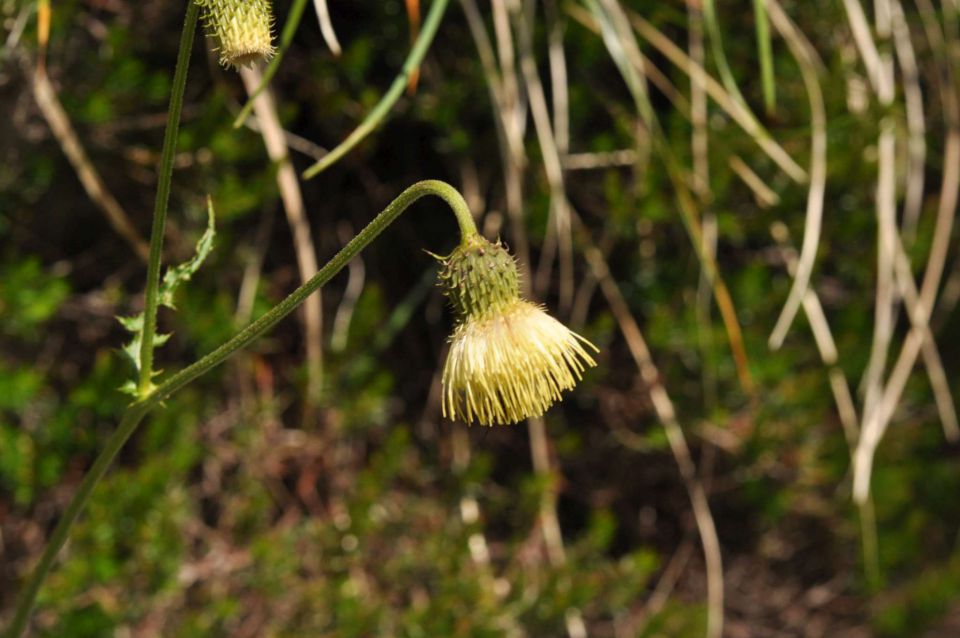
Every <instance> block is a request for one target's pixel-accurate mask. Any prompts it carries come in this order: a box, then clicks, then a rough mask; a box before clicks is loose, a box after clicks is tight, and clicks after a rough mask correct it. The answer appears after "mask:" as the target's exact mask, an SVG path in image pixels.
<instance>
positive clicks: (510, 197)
mask: <svg viewBox="0 0 960 638" xmlns="http://www.w3.org/2000/svg"><path fill="white" fill-rule="evenodd" d="M460 6H461V8H462V9H463V12H464V15H465V16H466V18H467V26H468V27H469V29H470V35H471V37H472V38H473V41H474V45H475V46H476V48H477V55H478V57H479V58H480V65H481V67H482V68H483V74H484V78H485V80H486V83H487V90H488V91H489V93H490V102H491V106H492V107H493V112H494V118H493V120H494V125H495V128H496V131H497V138H498V140H499V142H500V144H499V146H500V154H501V160H502V164H503V167H502V168H503V179H504V190H505V194H506V212H507V217H508V218H509V219H510V227H511V231H512V235H513V245H512V248H513V251H514V254H515V255H516V256H517V261H518V264H519V267H520V269H521V274H522V275H523V277H522V281H523V282H525V283H524V287H525V288H526V290H525V292H529V290H528V288H529V282H530V277H529V276H528V275H529V268H530V245H529V241H528V240H527V232H526V227H525V226H524V221H523V217H524V206H523V170H524V166H525V164H526V158H525V156H524V151H523V139H522V133H521V132H520V131H519V130H518V129H517V127H516V126H514V125H513V122H514V120H515V119H517V117H516V115H515V112H516V111H517V110H525V106H523V105H521V104H520V103H519V101H517V100H514V99H513V97H512V94H509V92H508V90H507V89H506V87H505V84H506V80H505V79H504V78H503V77H502V76H501V75H502V74H501V71H500V68H499V65H498V62H497V58H496V55H495V54H494V50H493V45H492V43H491V41H490V37H489V35H488V34H487V30H486V27H485V26H484V21H483V17H482V16H481V14H480V10H479V9H478V8H477V5H476V2H475V0H460ZM495 24H496V23H495ZM508 48H509V51H510V54H511V55H512V47H508ZM511 64H513V62H512V60H511ZM508 94H509V99H508ZM518 134H519V135H520V137H519V139H518V138H517V136H518Z"/></svg>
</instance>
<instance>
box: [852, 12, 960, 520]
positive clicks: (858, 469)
mask: <svg viewBox="0 0 960 638" xmlns="http://www.w3.org/2000/svg"><path fill="white" fill-rule="evenodd" d="M917 4H918V6H919V7H920V13H921V16H922V18H923V19H924V28H925V30H926V32H927V38H928V39H929V40H930V42H931V45H932V46H931V49H932V50H933V52H934V56H935V57H936V59H937V62H938V66H940V67H941V73H940V87H939V88H940V90H939V93H940V101H941V103H942V108H943V112H944V118H945V126H946V144H945V146H944V156H943V177H942V181H941V186H940V195H939V203H938V207H937V219H936V223H935V226H934V231H933V243H932V245H931V247H930V253H929V255H928V257H927V263H926V268H925V269H924V277H923V283H922V285H921V288H920V294H919V297H918V300H917V301H918V303H917V305H916V307H915V308H914V311H913V312H912V313H911V320H912V322H913V327H912V328H911V330H910V332H909V333H908V335H907V338H906V340H905V341H904V343H903V346H902V347H901V350H900V354H899V356H898V357H897V361H896V363H895V364H894V367H893V370H892V372H891V373H890V377H889V379H888V381H887V384H886V386H885V387H884V388H883V389H882V393H881V394H880V396H879V397H877V399H876V400H875V401H874V403H873V405H872V406H869V407H868V409H867V411H866V414H865V415H864V422H863V427H862V434H861V436H860V440H859V441H858V444H857V449H856V451H855V453H854V485H853V495H854V499H855V500H856V501H857V502H859V503H864V502H866V501H867V499H868V498H869V495H870V477H871V474H872V471H873V459H874V454H875V452H876V449H877V446H878V445H879V443H880V440H881V439H882V438H883V435H884V433H885V431H886V428H887V427H888V426H889V423H890V419H891V418H892V417H893V412H894V410H895V409H896V406H897V404H898V403H899V401H900V398H901V396H902V394H903V390H904V387H905V386H906V383H907V379H908V378H909V376H910V373H911V371H912V369H913V366H914V364H915V362H916V359H917V357H918V356H919V354H920V352H921V349H922V348H923V343H924V341H925V327H926V326H927V324H928V321H929V317H930V314H931V312H932V310H933V307H934V305H935V302H936V299H937V292H938V290H939V288H940V280H941V278H942V275H943V269H944V265H945V263H946V258H947V254H948V252H949V247H950V236H951V231H952V229H953V221H954V217H955V215H956V207H957V201H958V195H960V103H958V96H957V94H956V91H955V88H954V87H955V86H956V76H955V72H954V64H953V62H952V60H949V59H944V56H943V53H942V51H944V50H946V47H944V46H938V45H939V44H941V43H944V36H943V33H942V32H941V31H940V26H939V25H938V24H937V21H936V19H935V17H934V16H935V15H936V13H935V10H934V9H933V7H932V5H931V4H930V2H929V1H928V0H918V2H917ZM952 20H955V17H954V18H947V24H946V33H947V34H949V37H950V40H951V41H950V44H951V45H955V44H956V24H953V23H951V21H952ZM894 250H896V245H895V246H894Z"/></svg>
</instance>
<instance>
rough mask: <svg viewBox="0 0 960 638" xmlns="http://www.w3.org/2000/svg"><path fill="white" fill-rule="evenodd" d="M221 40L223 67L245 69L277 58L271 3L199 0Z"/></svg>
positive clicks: (211, 28)
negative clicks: (274, 55)
mask: <svg viewBox="0 0 960 638" xmlns="http://www.w3.org/2000/svg"><path fill="white" fill-rule="evenodd" d="M195 2H197V4H199V5H200V7H202V8H203V10H204V11H203V19H204V23H205V24H206V26H207V29H208V30H209V32H210V35H212V36H213V38H214V39H215V40H216V41H217V50H218V51H219V53H220V64H222V65H224V66H233V67H238V68H239V67H241V66H248V65H251V64H253V63H255V62H257V61H259V60H263V59H266V58H269V57H270V56H271V55H273V33H272V27H273V14H272V13H271V9H270V1H269V0H195Z"/></svg>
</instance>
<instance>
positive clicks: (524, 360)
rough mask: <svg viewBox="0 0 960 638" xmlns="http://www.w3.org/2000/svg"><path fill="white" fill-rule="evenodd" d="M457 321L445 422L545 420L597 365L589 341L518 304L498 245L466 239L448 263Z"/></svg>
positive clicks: (511, 266)
mask: <svg viewBox="0 0 960 638" xmlns="http://www.w3.org/2000/svg"><path fill="white" fill-rule="evenodd" d="M439 277H440V283H441V286H443V288H444V292H445V293H446V295H447V297H448V298H449V299H450V303H451V304H452V306H453V309H454V312H455V313H456V319H457V324H456V328H455V330H454V333H453V336H452V337H451V338H450V352H449V354H448V355H447V361H446V363H445V365H444V368H443V401H442V410H443V415H444V416H445V417H449V418H450V419H462V420H464V421H466V422H467V423H473V422H474V421H476V422H477V423H479V424H480V425H497V424H501V425H508V424H511V423H517V422H519V421H522V420H523V419H526V418H528V417H532V416H540V415H542V414H543V413H544V412H546V410H547V408H549V407H550V406H551V405H553V403H554V402H556V401H558V400H559V399H560V397H561V392H562V391H564V390H570V389H572V388H573V387H574V386H575V385H576V384H577V382H578V381H579V380H580V379H581V375H582V373H583V371H584V370H585V369H586V368H588V367H593V366H595V365H596V362H595V361H594V360H593V358H592V357H591V356H590V355H589V354H588V353H587V350H586V348H585V346H586V347H587V348H592V349H593V350H594V351H596V347H595V346H594V345H593V344H591V343H590V342H589V341H587V340H586V339H584V338H583V337H581V336H580V335H578V334H576V333H575V332H572V331H571V330H569V329H568V328H567V327H566V326H564V325H563V324H562V323H560V322H559V321H557V320H556V319H554V318H553V317H551V316H550V315H548V314H547V313H546V312H545V311H544V309H543V308H542V307H540V306H538V305H536V304H533V303H530V302H529V301H526V300H524V299H522V298H521V297H520V276H519V273H518V272H517V266H516V263H515V262H514V260H513V257H512V256H511V255H510V253H509V252H507V249H506V248H505V247H504V246H503V245H502V244H501V243H500V242H497V243H491V242H489V241H487V240H486V239H484V238H482V237H480V236H479V235H473V236H470V237H466V238H465V239H464V240H463V243H461V244H460V246H458V247H457V249H456V250H454V251H453V253H452V254H450V256H448V257H445V258H443V259H442V268H441V270H440V275H439Z"/></svg>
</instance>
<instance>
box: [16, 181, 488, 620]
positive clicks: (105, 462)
mask: <svg viewBox="0 0 960 638" xmlns="http://www.w3.org/2000/svg"><path fill="white" fill-rule="evenodd" d="M427 195H434V196H436V197H439V198H441V199H442V200H443V201H444V202H446V204H447V205H448V206H449V207H450V209H451V210H452V211H453V214H454V215H455V216H456V218H457V224H458V225H459V227H460V235H461V238H463V239H466V238H469V237H471V236H473V235H476V234H477V228H476V225H475V224H474V222H473V216H472V215H471V214H470V209H469V208H468V207H467V203H466V202H465V201H464V200H463V197H462V196H461V195H460V193H459V192H457V190H456V189H455V188H453V187H452V186H450V185H449V184H446V183H444V182H440V181H437V180H427V181H423V182H418V183H416V184H414V185H413V186H411V187H409V188H408V189H407V190H405V191H403V192H402V193H400V195H399V196H398V197H397V198H396V199H395V200H393V201H392V202H390V204H389V205H388V206H387V207H386V208H385V209H384V210H383V212H381V213H380V214H379V215H377V216H376V217H375V218H374V219H373V221H371V222H370V223H369V224H368V225H367V226H366V227H365V228H364V229H363V230H361V231H360V233H359V234H357V236H356V237H354V238H353V239H352V240H350V242H349V243H348V244H347V245H346V246H344V247H343V249H342V250H341V251H340V252H338V253H337V254H336V255H335V256H334V257H333V259H331V260H330V261H329V262H327V264H326V265H325V266H324V267H323V268H321V269H320V271H319V272H317V274H316V275H314V276H313V277H312V278H311V279H310V280H309V281H307V282H306V283H304V284H303V285H302V286H300V287H299V288H297V289H296V290H294V291H293V292H292V293H290V295H288V296H287V297H286V299H284V300H283V301H281V302H280V303H279V304H277V305H276V306H274V307H273V308H272V309H271V310H269V311H268V312H267V313H265V314H264V315H263V316H262V317H260V318H259V319H257V320H256V321H254V322H253V323H251V324H250V325H248V326H247V327H246V328H244V329H243V330H241V331H240V332H239V333H237V334H236V335H235V336H234V337H233V338H231V339H230V340H229V341H227V342H226V343H224V344H223V345H222V346H220V347H219V348H217V349H216V350H214V351H213V352H211V353H210V354H208V355H206V356H205V357H203V358H201V359H200V360H199V361H197V362H196V363H194V364H192V365H190V366H188V367H186V368H184V369H183V370H181V371H180V372H178V373H176V374H174V375H173V376H171V377H170V378H168V379H167V380H166V381H164V382H163V383H161V384H160V385H159V386H157V388H156V389H155V390H154V391H153V392H152V393H151V394H150V395H149V396H147V397H146V398H142V399H139V400H138V401H136V402H135V403H133V404H132V405H131V406H130V407H129V408H128V409H127V411H126V413H125V414H124V415H123V418H122V419H121V421H120V424H119V425H118V426H117V429H116V430H115V431H114V432H113V434H111V435H110V438H109V439H107V442H106V445H105V447H104V449H103V451H102V452H101V453H100V455H99V456H98V457H97V459H96V461H94V463H93V466H92V467H91V468H90V470H89V471H88V472H87V475H86V476H84V478H83V481H82V482H81V483H80V487H79V488H78V489H77V493H76V494H74V496H73V499H72V500H71V501H70V504H69V505H68V506H67V509H66V510H64V512H63V515H62V516H61V517H60V520H59V521H58V522H57V526H56V528H55V529H54V530H53V534H51V536H50V540H49V542H48V543H47V546H46V548H44V550H43V555H42V556H41V557H40V562H39V563H38V564H37V567H36V568H35V570H34V572H33V574H32V575H31V577H30V581H29V582H28V583H27V586H26V587H25V588H24V589H23V591H21V592H20V597H19V599H18V600H17V609H16V615H15V617H14V620H13V622H12V623H11V625H10V627H9V628H8V629H7V633H6V638H18V637H19V636H20V635H21V634H22V633H23V630H24V629H25V628H26V625H27V621H28V620H29V618H30V612H31V610H32V609H33V605H34V603H35V601H36V598H37V593H38V592H39V591H40V586H41V585H42V584H43V581H44V579H45V578H46V576H47V574H48V573H49V572H50V568H51V567H52V566H53V563H54V561H55V560H56V558H57V554H58V553H59V551H60V548H61V547H63V544H64V542H65V541H66V540H67V534H68V533H69V532H70V528H71V527H72V526H73V523H74V522H75V521H76V519H77V517H78V516H79V515H80V512H81V511H82V510H83V508H84V506H86V504H87V501H88V500H89V499H90V495H91V493H92V492H93V490H94V488H95V487H96V486H97V484H98V483H99V482H100V479H102V478H103V475H104V474H106V472H107V470H108V469H109V467H110V465H111V464H112V463H113V459H114V458H115V457H116V456H117V453H118V452H119V451H120V449H121V448H123V445H124V443H126V442H127V440H128V439H129V438H130V436H131V435H132V434H133V433H134V431H136V429H137V426H138V425H139V424H140V422H141V421H142V420H143V417H145V416H146V415H147V414H148V413H149V412H150V411H151V410H153V409H154V408H155V407H157V406H158V405H160V404H161V403H162V402H163V401H165V400H167V399H168V398H170V397H171V396H172V395H173V394H174V393H175V392H176V391H177V390H180V389H181V388H183V387H184V386H185V385H187V384H188V383H190V382H191V381H193V380H194V379H196V378H197V377H199V376H200V375H202V374H204V373H205V372H207V371H209V370H210V369H211V368H213V367H215V366H217V365H219V364H220V363H222V362H223V361H224V360H225V359H226V358H227V357H229V356H230V355H232V354H233V353H234V352H236V351H237V350H239V349H241V348H243V347H244V346H246V345H247V344H249V343H250V342H251V341H253V340H255V339H256V338H257V337H259V336H261V335H263V334H264V333H265V332H267V331H268V330H270V329H271V328H273V327H274V326H275V325H277V323H279V322H280V320H281V319H283V318H284V317H286V316H287V315H288V314H290V313H291V312H293V311H294V310H295V309H296V308H297V306H299V305H300V304H302V303H303V302H304V300H306V298H307V297H309V296H310V295H311V294H313V293H314V292H316V291H317V290H318V289H319V288H320V287H322V286H323V285H324V284H325V283H327V282H328V281H330V279H332V278H333V276H334V275H336V274H337V273H338V272H340V270H341V269H343V267H344V266H346V265H347V263H349V262H350V260H351V259H353V258H354V257H356V256H357V254H358V253H360V252H361V251H362V250H363V249H364V248H366V247H367V246H368V245H369V244H370V242H372V241H373V240H374V239H376V237H377V236H378V235H380V233H382V232H383V231H384V230H385V229H386V228H387V226H389V225H390V224H392V223H393V222H394V221H395V220H396V219H397V217H399V216H400V214H401V213H403V212H404V211H405V210H407V208H409V207H410V205H411V204H413V203H414V202H416V201H417V200H418V199H420V198H422V197H425V196H427Z"/></svg>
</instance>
